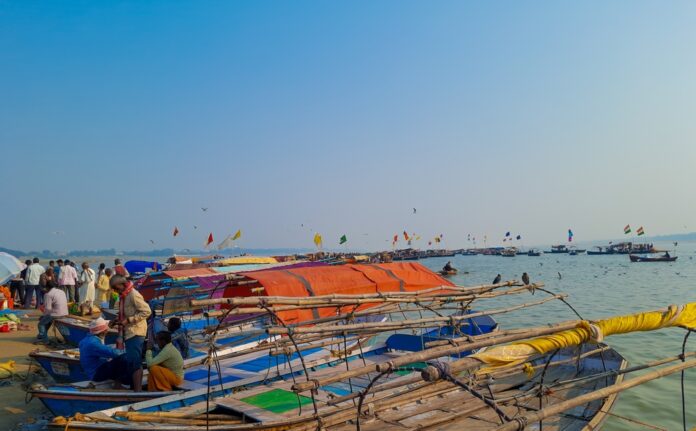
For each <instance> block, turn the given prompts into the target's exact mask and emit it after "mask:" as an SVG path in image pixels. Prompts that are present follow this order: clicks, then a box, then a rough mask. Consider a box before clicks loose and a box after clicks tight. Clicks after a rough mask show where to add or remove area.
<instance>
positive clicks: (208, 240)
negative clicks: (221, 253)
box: [205, 232, 213, 248]
mask: <svg viewBox="0 0 696 431" xmlns="http://www.w3.org/2000/svg"><path fill="white" fill-rule="evenodd" d="M212 243H213V233H212V232H210V234H208V239H206V240H205V248H208V247H209V246H210V244H212Z"/></svg>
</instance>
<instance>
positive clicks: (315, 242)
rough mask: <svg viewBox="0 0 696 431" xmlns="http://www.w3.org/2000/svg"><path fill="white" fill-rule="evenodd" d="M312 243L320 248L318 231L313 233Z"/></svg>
mask: <svg viewBox="0 0 696 431" xmlns="http://www.w3.org/2000/svg"><path fill="white" fill-rule="evenodd" d="M314 245H316V246H317V247H320V248H321V235H319V234H318V233H315V234H314Z"/></svg>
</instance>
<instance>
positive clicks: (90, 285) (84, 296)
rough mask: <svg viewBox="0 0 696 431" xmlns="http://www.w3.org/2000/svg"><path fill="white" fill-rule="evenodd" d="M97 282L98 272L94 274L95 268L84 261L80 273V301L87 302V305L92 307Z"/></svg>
mask: <svg viewBox="0 0 696 431" xmlns="http://www.w3.org/2000/svg"><path fill="white" fill-rule="evenodd" d="M95 282H96V274H94V270H93V269H92V268H90V267H89V264H88V263H87V262H82V272H81V273H80V303H81V304H86V306H87V307H92V304H94V298H95V292H94V284H95Z"/></svg>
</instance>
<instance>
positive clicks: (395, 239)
mask: <svg viewBox="0 0 696 431" xmlns="http://www.w3.org/2000/svg"><path fill="white" fill-rule="evenodd" d="M392 242H393V243H394V244H396V243H397V242H399V235H394V239H393V240H392Z"/></svg>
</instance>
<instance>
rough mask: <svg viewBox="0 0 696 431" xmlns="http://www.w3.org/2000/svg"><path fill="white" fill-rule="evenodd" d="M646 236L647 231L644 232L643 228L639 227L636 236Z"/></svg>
mask: <svg viewBox="0 0 696 431" xmlns="http://www.w3.org/2000/svg"><path fill="white" fill-rule="evenodd" d="M644 234H645V231H644V230H643V226H641V227H639V228H638V230H637V231H636V235H638V236H641V235H644Z"/></svg>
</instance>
